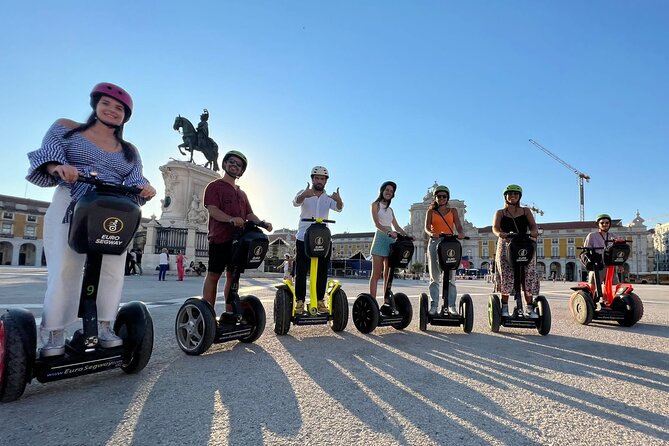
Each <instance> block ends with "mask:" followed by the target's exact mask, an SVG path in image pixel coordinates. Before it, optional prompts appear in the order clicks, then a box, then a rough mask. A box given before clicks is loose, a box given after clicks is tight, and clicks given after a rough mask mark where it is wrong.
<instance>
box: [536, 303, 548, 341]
mask: <svg viewBox="0 0 669 446" xmlns="http://www.w3.org/2000/svg"><path fill="white" fill-rule="evenodd" d="M534 308H536V310H537V313H539V319H538V320H537V331H538V332H539V334H540V335H541V336H546V335H547V334H548V333H550V332H551V307H550V305H548V300H546V298H545V297H544V296H537V297H535V298H534Z"/></svg>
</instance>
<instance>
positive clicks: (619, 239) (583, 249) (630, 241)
mask: <svg viewBox="0 0 669 446" xmlns="http://www.w3.org/2000/svg"><path fill="white" fill-rule="evenodd" d="M618 242H623V243H627V244H629V245H631V244H632V240H625V239H624V238H617V239H615V240H607V241H605V242H604V243H606V244H611V245H613V244H614V243H618ZM576 249H580V250H581V251H585V250H591V251H604V250H605V249H606V248H600V247H597V246H577V247H576Z"/></svg>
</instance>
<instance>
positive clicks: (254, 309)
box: [239, 296, 267, 343]
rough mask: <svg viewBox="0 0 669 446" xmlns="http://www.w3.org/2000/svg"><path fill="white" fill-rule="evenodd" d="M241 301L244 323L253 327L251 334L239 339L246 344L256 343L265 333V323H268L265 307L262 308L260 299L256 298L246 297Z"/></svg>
mask: <svg viewBox="0 0 669 446" xmlns="http://www.w3.org/2000/svg"><path fill="white" fill-rule="evenodd" d="M239 300H240V304H241V307H242V322H246V323H247V324H249V325H252V326H253V331H251V334H249V335H248V336H245V337H243V338H239V340H240V341H241V342H245V343H251V342H255V341H256V340H257V339H258V338H259V337H260V335H262V333H263V331H265V323H266V321H267V316H266V315H265V307H263V306H262V303H261V302H260V299H258V298H257V297H255V296H244V297H241V298H240V299H239Z"/></svg>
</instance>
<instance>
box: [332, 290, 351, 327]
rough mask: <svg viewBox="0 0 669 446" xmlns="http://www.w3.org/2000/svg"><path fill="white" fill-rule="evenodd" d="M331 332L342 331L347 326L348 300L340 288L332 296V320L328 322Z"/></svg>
mask: <svg viewBox="0 0 669 446" xmlns="http://www.w3.org/2000/svg"><path fill="white" fill-rule="evenodd" d="M329 323H330V328H332V331H335V332H338V331H343V330H344V329H345V328H346V325H347V324H348V298H347V297H346V293H344V290H342V289H341V288H337V291H335V292H334V294H333V295H332V320H331V321H330V322H329Z"/></svg>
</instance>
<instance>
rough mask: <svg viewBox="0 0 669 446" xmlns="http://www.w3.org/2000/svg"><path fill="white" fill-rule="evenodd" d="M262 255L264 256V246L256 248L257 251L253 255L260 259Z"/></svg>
mask: <svg viewBox="0 0 669 446" xmlns="http://www.w3.org/2000/svg"><path fill="white" fill-rule="evenodd" d="M260 254H262V246H256V249H254V250H253V255H254V256H256V257H260Z"/></svg>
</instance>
